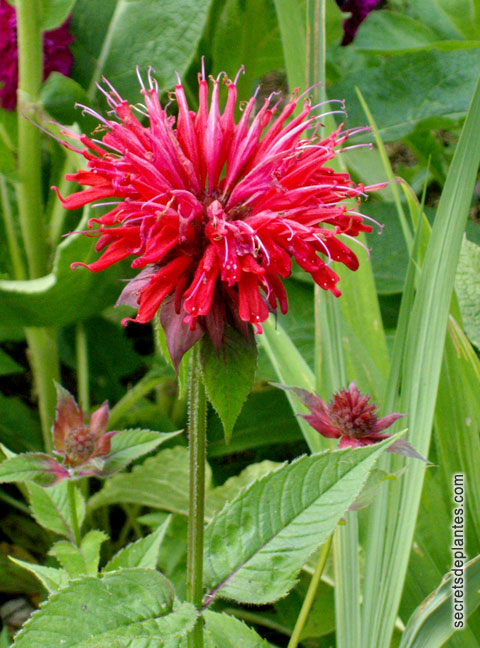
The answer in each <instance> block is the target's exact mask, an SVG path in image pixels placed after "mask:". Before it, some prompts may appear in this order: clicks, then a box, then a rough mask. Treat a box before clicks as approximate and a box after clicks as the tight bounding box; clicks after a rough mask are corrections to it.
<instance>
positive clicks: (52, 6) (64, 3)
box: [41, 0, 76, 31]
mask: <svg viewBox="0 0 480 648" xmlns="http://www.w3.org/2000/svg"><path fill="white" fill-rule="evenodd" d="M75 1H76V0H41V5H42V8H41V11H42V29H43V30H44V31H50V30H51V29H56V28H57V27H60V25H61V24H62V23H64V22H65V20H66V19H67V18H68V15H69V14H70V12H71V11H72V9H73V6H74V4H75Z"/></svg>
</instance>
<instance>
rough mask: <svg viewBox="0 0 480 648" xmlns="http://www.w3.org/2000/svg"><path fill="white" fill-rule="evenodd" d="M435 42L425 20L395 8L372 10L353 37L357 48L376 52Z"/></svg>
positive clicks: (401, 50)
mask: <svg viewBox="0 0 480 648" xmlns="http://www.w3.org/2000/svg"><path fill="white" fill-rule="evenodd" d="M437 41H438V35H437V34H436V33H435V32H433V31H432V30H431V29H430V27H428V26H427V25H426V24H425V23H422V22H420V21H418V20H415V19H413V18H410V16H406V15H405V14H401V13H399V12H398V11H372V13H371V14H370V15H369V17H368V20H366V21H365V22H364V23H363V24H362V25H361V26H360V29H359V30H358V33H357V34H356V36H355V47H356V48H357V49H359V50H364V51H368V52H379V53H382V54H383V53H387V52H388V53H392V52H397V53H398V52H404V51H406V50H414V49H423V48H424V47H425V46H428V45H432V44H433V43H435V42H437Z"/></svg>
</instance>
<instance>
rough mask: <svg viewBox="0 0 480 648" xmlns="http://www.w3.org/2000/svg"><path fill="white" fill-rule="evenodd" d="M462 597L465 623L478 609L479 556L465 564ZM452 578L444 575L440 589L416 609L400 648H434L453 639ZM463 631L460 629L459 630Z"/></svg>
mask: <svg viewBox="0 0 480 648" xmlns="http://www.w3.org/2000/svg"><path fill="white" fill-rule="evenodd" d="M462 576H463V581H462V582H463V584H464V589H463V596H462V597H461V599H462V600H463V601H464V602H465V608H464V619H465V620H466V619H467V617H468V616H469V615H470V614H472V613H473V612H474V611H475V610H476V609H477V608H478V606H479V605H480V594H479V590H480V556H476V557H475V558H474V559H473V560H470V561H469V562H468V563H465V567H464V570H462ZM454 578H455V575H454V574H452V573H451V572H449V573H448V574H446V575H445V576H444V577H443V579H442V582H441V583H440V585H439V586H438V587H437V589H436V590H434V591H433V592H432V593H431V594H430V596H428V597H427V598H426V599H425V600H424V601H422V603H421V604H420V605H419V606H418V608H417V609H416V610H415V612H414V613H413V614H412V616H411V617H410V619H409V621H408V623H407V627H406V628H405V632H404V633H403V635H402V640H401V642H400V646H399V648H437V647H438V646H443V645H444V643H445V642H446V641H447V640H448V639H449V638H450V637H451V636H452V635H453V633H454V632H455V628H456V627H459V626H456V625H454V624H455V620H456V619H455V617H454V613H452V598H453V597H452V581H453V579H454ZM460 627H462V626H460Z"/></svg>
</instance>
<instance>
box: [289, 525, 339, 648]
mask: <svg viewBox="0 0 480 648" xmlns="http://www.w3.org/2000/svg"><path fill="white" fill-rule="evenodd" d="M331 544H332V536H330V537H329V538H328V540H327V541H326V543H325V544H324V545H323V547H322V549H321V551H320V555H319V557H318V562H317V566H316V567H315V571H314V572H313V576H312V578H311V580H310V585H309V586H308V590H307V594H306V595H305V598H304V600H303V604H302V609H301V610H300V614H299V615H298V619H297V622H296V624H295V627H294V629H293V632H292V636H291V637H290V641H289V642H288V646H287V648H297V646H298V642H299V641H300V637H301V634H302V630H303V628H304V626H305V623H306V622H307V619H308V615H309V614H310V610H311V608H312V605H313V601H314V600H315V595H316V593H317V589H318V586H319V584H320V579H321V577H322V574H323V570H324V568H325V563H326V562H327V558H328V554H329V552H330V547H331Z"/></svg>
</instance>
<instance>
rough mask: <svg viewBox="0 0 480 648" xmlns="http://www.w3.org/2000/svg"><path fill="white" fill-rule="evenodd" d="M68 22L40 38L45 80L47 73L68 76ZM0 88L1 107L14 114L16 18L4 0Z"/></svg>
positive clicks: (70, 61) (1, 5)
mask: <svg viewBox="0 0 480 648" xmlns="http://www.w3.org/2000/svg"><path fill="white" fill-rule="evenodd" d="M68 22H69V21H68V20H67V21H66V22H65V23H64V24H63V25H61V26H60V27H58V28H57V29H53V30H51V31H48V32H45V33H44V34H43V78H44V79H46V78H47V77H48V75H49V74H50V72H60V73H61V74H64V75H66V76H68V74H70V70H71V68H72V64H73V57H72V54H71V53H70V50H69V48H68V46H69V45H70V43H71V42H72V41H73V36H71V34H70V32H69V30H68ZM0 85H1V86H2V87H1V88H0V105H2V106H3V108H6V109H7V110H14V108H15V106H16V105H17V86H18V47H17V14H16V11H15V7H13V6H12V5H11V4H9V3H8V2H7V1H6V0H0Z"/></svg>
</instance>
